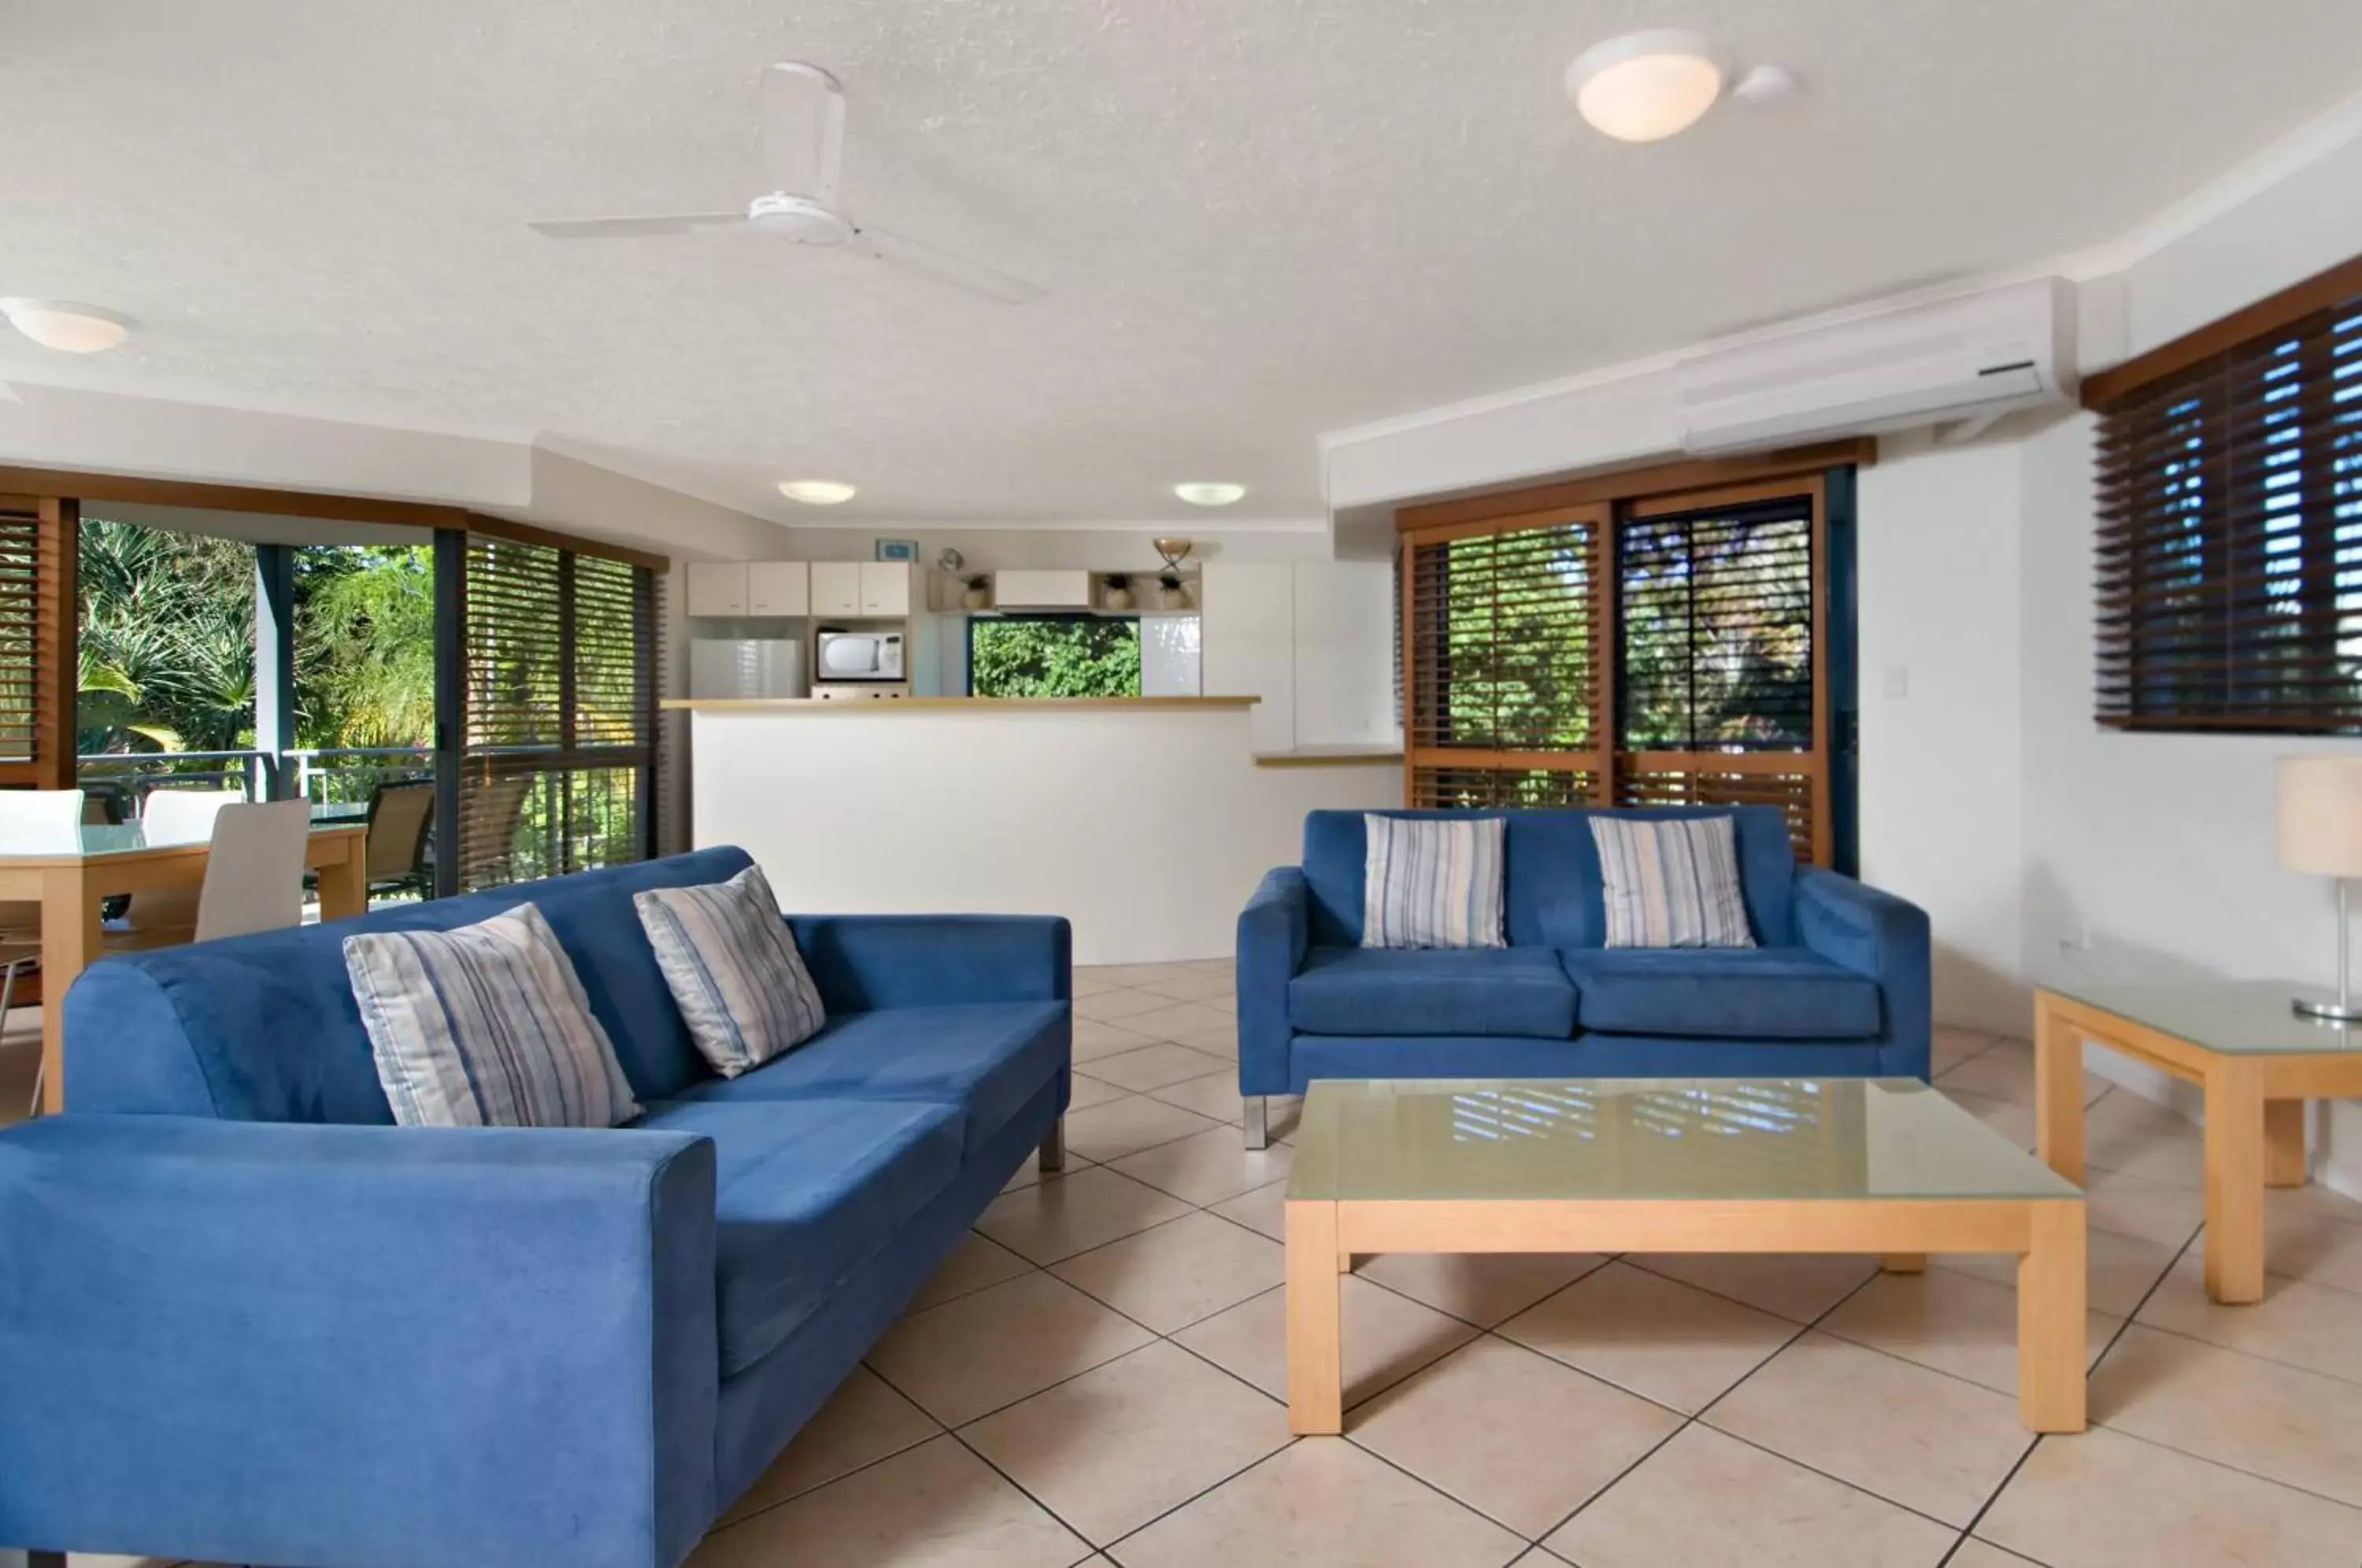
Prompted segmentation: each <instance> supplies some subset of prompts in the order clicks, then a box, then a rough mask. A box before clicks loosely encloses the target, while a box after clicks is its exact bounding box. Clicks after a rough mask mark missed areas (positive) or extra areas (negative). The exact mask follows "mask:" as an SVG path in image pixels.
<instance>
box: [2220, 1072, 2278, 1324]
mask: <svg viewBox="0 0 2362 1568" xmlns="http://www.w3.org/2000/svg"><path fill="white" fill-rule="evenodd" d="M2206 1294H2207V1295H2209V1296H2211V1297H2213V1298H2214V1299H2215V1300H2217V1301H2224V1302H2240V1301H2260V1300H2262V1299H2263V1298H2264V1078H2263V1070H2262V1068H2261V1066H2260V1065H2259V1064H2257V1062H2256V1061H2254V1060H2253V1059H2252V1058H2241V1057H2237V1056H2218V1057H2216V1058H2215V1060H2214V1061H2213V1064H2212V1065H2211V1066H2208V1068H2207V1069H2206Z"/></svg>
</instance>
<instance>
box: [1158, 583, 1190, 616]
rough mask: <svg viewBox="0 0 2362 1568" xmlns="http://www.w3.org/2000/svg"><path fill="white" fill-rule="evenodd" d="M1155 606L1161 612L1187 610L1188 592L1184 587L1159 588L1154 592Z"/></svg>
mask: <svg viewBox="0 0 2362 1568" xmlns="http://www.w3.org/2000/svg"><path fill="white" fill-rule="evenodd" d="M1156 604H1157V608H1159V609H1161V610H1187V608H1189V590H1188V588H1187V586H1186V585H1185V586H1183V587H1180V588H1160V589H1158V590H1157V591H1156Z"/></svg>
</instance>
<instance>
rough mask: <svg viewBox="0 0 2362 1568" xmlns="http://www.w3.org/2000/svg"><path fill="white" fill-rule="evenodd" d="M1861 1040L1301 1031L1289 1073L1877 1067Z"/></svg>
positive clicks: (1477, 1074)
mask: <svg viewBox="0 0 2362 1568" xmlns="http://www.w3.org/2000/svg"><path fill="white" fill-rule="evenodd" d="M1879 1062H1880V1056H1879V1051H1878V1047H1877V1046H1876V1045H1875V1044H1873V1043H1871V1042H1870V1041H1867V1040H1833V1041H1832V1040H1783V1041H1779V1042H1768V1041H1752V1040H1748V1041H1741V1040H1700V1039H1694V1038H1666V1037H1663V1036H1657V1035H1629V1034H1578V1035H1576V1036H1575V1037H1574V1038H1573V1039H1572V1040H1531V1039H1522V1038H1516V1037H1509V1036H1503V1035H1497V1034H1456V1035H1439V1034H1424V1035H1405V1034H1394V1035H1361V1034H1299V1035H1297V1037H1296V1041H1295V1044H1294V1046H1293V1047H1292V1049H1291V1050H1290V1052H1289V1056H1288V1079H1287V1084H1286V1088H1283V1089H1275V1090H1271V1091H1269V1092H1271V1093H1275V1094H1281V1093H1284V1094H1302V1093H1303V1092H1304V1090H1305V1088H1306V1086H1307V1085H1308V1084H1310V1083H1311V1082H1312V1081H1313V1080H1314V1079H1315V1078H1797V1077H1816V1076H1822V1075H1841V1076H1847V1077H1870V1076H1872V1075H1878V1074H1882V1068H1881V1067H1880V1066H1879Z"/></svg>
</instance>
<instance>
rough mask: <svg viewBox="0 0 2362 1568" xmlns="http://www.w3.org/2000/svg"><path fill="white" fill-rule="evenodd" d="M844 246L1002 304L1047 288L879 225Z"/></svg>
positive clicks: (1032, 296) (1026, 299) (1033, 297)
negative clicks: (902, 235)
mask: <svg viewBox="0 0 2362 1568" xmlns="http://www.w3.org/2000/svg"><path fill="white" fill-rule="evenodd" d="M846 248H848V249H850V250H855V251H858V252H861V253H864V254H866V255H869V256H874V257H876V258H877V259H879V260H881V261H892V262H896V263H899V264H900V265H901V266H904V267H908V268H910V269H911V270H912V271H919V272H924V273H926V274H927V275H928V276H930V277H932V278H935V279H937V280H939V281H941V282H946V283H949V284H951V285H952V286H953V287H954V288H958V289H966V291H967V292H968V293H972V294H981V295H983V296H984V297H985V298H986V299H988V300H999V302H1000V303H1001V304H1030V303H1032V301H1034V300H1038V299H1040V298H1042V297H1043V295H1044V294H1046V293H1049V292H1050V291H1049V290H1047V289H1045V288H1043V287H1042V286H1041V285H1040V284H1039V283H1029V282H1026V281H1025V280H1024V279H1022V278H1013V277H1010V275H1009V274H1008V273H1006V272H1002V271H997V270H995V269H993V268H990V267H988V266H986V265H985V264H984V263H983V262H981V261H970V260H969V259H966V257H964V256H955V255H953V254H952V253H951V252H950V251H948V250H938V249H936V248H934V247H933V246H932V245H927V244H923V243H922V242H921V241H919V240H915V239H905V238H903V237H901V236H900V235H898V234H889V233H887V232H886V231H885V230H884V229H882V228H865V229H862V230H861V231H860V232H859V233H857V234H856V235H855V237H854V238H853V242H852V244H851V245H849V246H847V247H846Z"/></svg>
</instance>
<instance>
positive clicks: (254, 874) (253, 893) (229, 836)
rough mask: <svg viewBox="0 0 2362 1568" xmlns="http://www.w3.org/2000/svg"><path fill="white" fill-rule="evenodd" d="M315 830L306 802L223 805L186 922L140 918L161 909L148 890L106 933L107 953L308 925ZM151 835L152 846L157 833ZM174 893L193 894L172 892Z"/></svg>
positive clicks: (179, 894)
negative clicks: (309, 857) (308, 849)
mask: <svg viewBox="0 0 2362 1568" xmlns="http://www.w3.org/2000/svg"><path fill="white" fill-rule="evenodd" d="M150 803H151V805H152V803H153V797H150ZM311 833H312V805H311V802H310V801H266V802H264V803H262V804H260V805H251V806H250V805H247V804H245V803H244V802H242V801H240V802H229V803H225V804H222V805H219V806H217V807H216V808H215V812H214V818H213V829H212V833H211V834H210V836H209V838H208V840H207V843H208V844H209V845H210V847H209V848H208V849H207V851H206V854H205V872H204V878H202V879H201V880H200V881H199V883H198V885H197V889H196V892H195V894H194V897H193V900H191V901H192V902H193V910H192V911H191V918H190V919H189V921H188V922H187V923H185V924H175V925H165V924H161V923H155V922H152V920H143V919H141V918H140V917H141V916H142V915H143V914H145V913H149V911H153V910H154V908H155V905H154V904H152V903H150V901H149V900H150V899H151V897H152V895H150V894H148V893H142V894H140V895H139V896H138V898H137V899H135V900H132V904H131V915H132V918H131V919H130V920H129V921H127V922H124V923H123V924H122V925H120V926H117V927H115V928H113V929H110V930H108V931H107V932H106V933H105V942H106V946H107V948H108V950H109V951H111V952H122V951H125V950H136V949H138V948H143V947H164V946H171V945H174V944H179V943H182V942H211V941H214V940H215V939H216V938H218V937H224V936H244V935H246V934H247V933H248V932H256V931H279V930H283V929H284V928H286V927H288V926H291V925H301V924H303V923H304V845H305V842H306V840H308V839H309V838H310V836H311ZM150 837H151V841H152V838H153V834H152V833H151V835H150ZM165 842H168V843H170V842H174V841H172V840H166V841H165ZM179 842H184V843H185V842H187V840H186V839H182V840H180V841H179ZM170 896H174V897H181V898H186V897H188V896H189V895H188V894H187V893H186V891H185V890H184V889H171V895H170Z"/></svg>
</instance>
